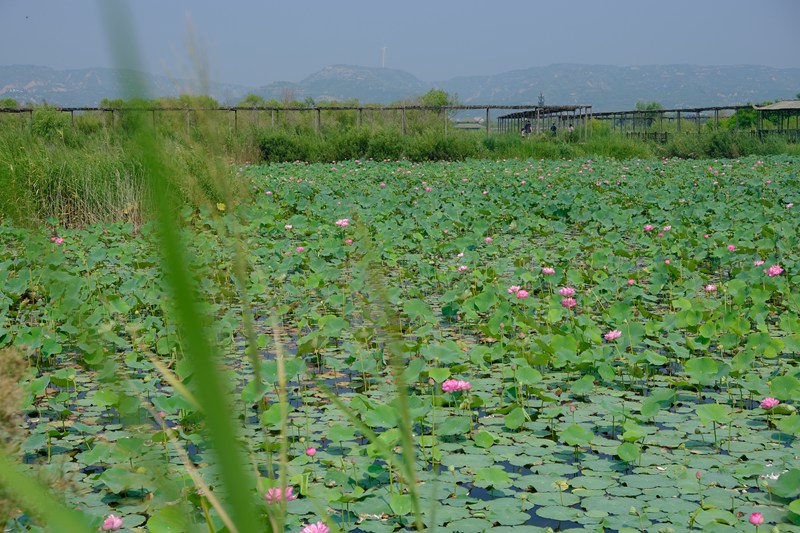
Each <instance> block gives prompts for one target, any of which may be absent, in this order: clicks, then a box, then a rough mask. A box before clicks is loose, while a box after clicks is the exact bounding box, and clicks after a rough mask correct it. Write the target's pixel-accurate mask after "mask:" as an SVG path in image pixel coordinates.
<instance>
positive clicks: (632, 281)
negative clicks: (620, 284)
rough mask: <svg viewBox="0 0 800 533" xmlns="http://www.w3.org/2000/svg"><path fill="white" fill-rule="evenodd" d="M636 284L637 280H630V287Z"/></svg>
mask: <svg viewBox="0 0 800 533" xmlns="http://www.w3.org/2000/svg"><path fill="white" fill-rule="evenodd" d="M635 284H636V280H635V279H629V280H628V285H635Z"/></svg>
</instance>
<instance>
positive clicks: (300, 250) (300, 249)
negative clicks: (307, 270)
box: [295, 246, 306, 253]
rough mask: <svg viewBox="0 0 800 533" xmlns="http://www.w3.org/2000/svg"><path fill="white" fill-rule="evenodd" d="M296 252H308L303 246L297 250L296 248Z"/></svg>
mask: <svg viewBox="0 0 800 533" xmlns="http://www.w3.org/2000/svg"><path fill="white" fill-rule="evenodd" d="M295 251H297V252H299V253H302V252H305V251H306V249H305V248H303V247H302V246H298V247H297V248H295Z"/></svg>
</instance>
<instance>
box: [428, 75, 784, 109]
mask: <svg viewBox="0 0 800 533" xmlns="http://www.w3.org/2000/svg"><path fill="white" fill-rule="evenodd" d="M438 85H439V87H440V88H441V89H443V90H445V91H447V92H451V93H452V92H455V93H458V95H459V97H460V99H461V101H463V102H464V103H475V104H478V103H486V102H491V103H495V104H512V105H514V104H519V103H530V104H535V103H536V102H537V100H538V96H539V94H540V93H542V94H543V95H544V97H545V104H553V105H569V104H590V105H592V107H593V109H594V111H624V110H628V109H633V108H634V107H635V106H636V102H639V101H642V102H650V101H655V102H659V103H661V104H662V105H663V106H664V107H665V108H668V109H675V108H683V107H703V106H723V105H735V104H746V103H748V102H762V101H765V100H779V99H792V98H794V97H795V95H796V94H797V93H798V92H799V91H800V68H794V69H777V68H770V67H763V66H757V65H740V66H709V67H704V66H697V65H648V66H640V67H616V66H610V65H574V64H559V65H550V66H547V67H532V68H529V69H525V70H515V71H511V72H504V73H502V74H497V75H495V76H469V77H460V78H453V79H451V80H448V81H443V82H441V83H439V84H438Z"/></svg>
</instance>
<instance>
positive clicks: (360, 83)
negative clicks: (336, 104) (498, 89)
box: [253, 65, 432, 104]
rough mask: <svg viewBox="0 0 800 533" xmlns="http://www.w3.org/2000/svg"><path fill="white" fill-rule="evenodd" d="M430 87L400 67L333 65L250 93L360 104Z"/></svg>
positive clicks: (408, 95) (410, 94)
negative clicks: (289, 81) (347, 101)
mask: <svg viewBox="0 0 800 533" xmlns="http://www.w3.org/2000/svg"><path fill="white" fill-rule="evenodd" d="M431 87H432V85H430V84H426V83H424V82H422V81H420V80H418V79H417V78H415V77H414V76H413V75H412V74H409V73H408V72H405V71H402V70H395V69H389V68H370V67H356V66H350V65H333V66H330V67H325V68H324V69H322V70H320V71H319V72H317V73H315V74H312V75H311V76H309V77H307V78H306V79H304V80H303V81H301V82H300V83H295V84H290V83H286V82H278V83H271V84H269V85H266V86H264V87H260V88H258V89H256V90H255V91H253V93H254V94H257V95H259V96H261V97H263V98H265V99H267V100H269V99H272V98H274V99H276V100H285V99H286V98H287V96H290V95H291V96H292V97H293V98H294V99H295V100H298V101H303V100H305V99H306V98H307V97H311V98H313V99H314V100H315V101H320V102H325V101H332V100H336V101H343V100H352V99H356V100H358V101H359V102H362V103H381V104H388V103H390V102H396V101H398V100H403V99H407V98H412V97H414V96H419V95H421V94H424V93H426V92H428V91H429V90H430V89H431Z"/></svg>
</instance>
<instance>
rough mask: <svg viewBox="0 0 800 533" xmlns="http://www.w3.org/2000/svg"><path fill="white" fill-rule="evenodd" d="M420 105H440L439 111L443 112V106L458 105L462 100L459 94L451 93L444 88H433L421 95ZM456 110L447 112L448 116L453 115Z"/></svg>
mask: <svg viewBox="0 0 800 533" xmlns="http://www.w3.org/2000/svg"><path fill="white" fill-rule="evenodd" d="M419 105H423V106H426V107H438V108H440V109H439V113H441V112H442V109H441V108H444V107H450V106H458V105H461V102H460V101H459V100H458V95H457V94H452V95H451V94H450V93H448V92H447V91H443V90H442V89H431V90H430V91H428V92H427V93H425V94H423V95H422V96H420V97H419ZM454 113H455V111H453V110H450V111H448V112H447V114H448V116H452V115H453V114H454Z"/></svg>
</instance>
